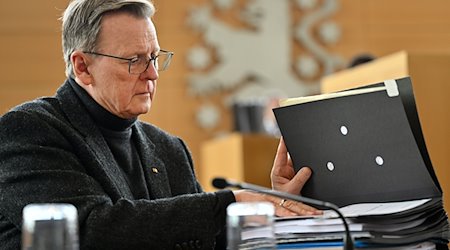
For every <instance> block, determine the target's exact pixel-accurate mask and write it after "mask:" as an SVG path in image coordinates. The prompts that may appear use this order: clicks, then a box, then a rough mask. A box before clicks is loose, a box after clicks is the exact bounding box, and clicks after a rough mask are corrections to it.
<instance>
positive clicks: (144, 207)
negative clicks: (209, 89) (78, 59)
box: [0, 82, 234, 249]
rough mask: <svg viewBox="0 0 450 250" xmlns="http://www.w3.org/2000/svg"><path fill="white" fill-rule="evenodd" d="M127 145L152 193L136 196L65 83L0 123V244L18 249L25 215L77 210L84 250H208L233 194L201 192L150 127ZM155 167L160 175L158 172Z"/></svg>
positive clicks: (170, 145)
mask: <svg viewBox="0 0 450 250" xmlns="http://www.w3.org/2000/svg"><path fill="white" fill-rule="evenodd" d="M132 129H133V135H134V138H133V139H134V140H136V141H137V142H138V143H137V150H138V152H139V155H140V157H141V162H142V165H143V166H144V175H145V176H144V178H145V180H146V182H147V185H148V187H149V189H150V190H149V192H150V195H151V197H152V199H150V200H133V199H132V197H133V196H132V193H131V191H130V189H129V186H128V184H127V181H126V179H125V178H124V176H123V175H122V172H121V169H120V167H119V166H118V165H117V164H116V162H115V160H114V157H113V155H112V153H111V151H110V149H109V148H108V146H107V143H106V141H105V139H104V138H103V136H102V133H101V132H100V130H99V128H98V127H97V126H96V124H95V123H94V121H93V120H92V118H91V117H90V116H89V114H88V112H87V110H86V109H85V108H84V106H83V105H82V103H81V102H80V100H79V99H78V97H77V95H76V94H75V92H74V90H73V89H72V87H71V86H70V85H69V83H68V82H66V83H64V84H63V85H62V86H61V88H60V89H58V91H57V94H56V95H55V96H54V97H47V98H41V99H37V100H34V101H32V102H28V103H25V104H23V105H20V106H18V107H16V108H14V109H13V110H11V111H10V112H8V113H6V114H5V115H3V116H2V117H1V118H0V248H1V249H19V248H20V238H21V219H22V214H21V213H22V209H23V207H24V206H25V205H27V204H29V203H53V202H55V203H57V202H65V203H71V204H73V205H75V206H76V207H77V209H78V216H79V227H80V245H81V249H173V248H178V247H181V248H183V249H189V248H192V249H195V248H201V249H211V248H213V247H214V239H215V236H216V234H217V233H218V232H219V231H220V230H221V229H222V228H223V227H224V222H225V215H226V214H225V208H226V206H227V205H228V204H229V203H231V202H233V201H234V196H233V194H232V193H231V192H230V191H225V192H216V193H203V192H202V189H201V187H200V185H199V184H198V182H197V180H196V178H195V175H194V171H193V167H192V159H191V156H190V153H189V151H188V150H187V148H186V146H185V144H184V143H183V141H182V140H181V139H179V138H177V137H174V136H172V135H169V134H168V133H166V132H164V131H162V130H160V129H158V128H157V127H155V126H152V125H150V124H147V123H143V122H140V121H137V122H136V123H135V125H133V128H132ZM155 169H157V171H156V170H155Z"/></svg>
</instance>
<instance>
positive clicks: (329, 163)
mask: <svg viewBox="0 0 450 250" xmlns="http://www.w3.org/2000/svg"><path fill="white" fill-rule="evenodd" d="M327 168H328V170H330V171H333V170H334V164H333V163H332V162H331V161H329V162H327Z"/></svg>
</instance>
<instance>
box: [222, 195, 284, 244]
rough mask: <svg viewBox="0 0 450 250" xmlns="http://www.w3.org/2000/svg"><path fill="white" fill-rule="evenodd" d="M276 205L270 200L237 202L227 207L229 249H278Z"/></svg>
mask: <svg viewBox="0 0 450 250" xmlns="http://www.w3.org/2000/svg"><path fill="white" fill-rule="evenodd" d="M274 214H275V207H274V206H273V204H272V203H269V202H236V203H232V204H230V205H229V206H228V208H227V249H229V250H236V249H271V250H272V249H276V238H275V234H274V222H273V221H274Z"/></svg>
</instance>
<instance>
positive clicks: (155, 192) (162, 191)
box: [133, 122, 172, 198]
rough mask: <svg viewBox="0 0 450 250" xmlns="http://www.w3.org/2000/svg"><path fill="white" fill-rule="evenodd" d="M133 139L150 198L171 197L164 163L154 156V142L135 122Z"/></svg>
mask: <svg viewBox="0 0 450 250" xmlns="http://www.w3.org/2000/svg"><path fill="white" fill-rule="evenodd" d="M133 135H134V139H135V140H136V142H137V145H136V148H137V150H138V152H139V156H140V158H141V162H142V168H143V171H144V175H145V179H146V181H147V186H148V187H149V189H150V190H149V191H150V196H151V198H166V197H171V196H172V193H171V191H170V186H169V179H168V177H167V171H166V167H165V165H164V163H163V162H162V161H161V160H160V159H159V158H157V157H156V154H155V144H154V143H153V142H152V141H151V140H150V138H148V136H147V135H146V134H145V133H144V131H143V130H142V128H141V127H140V123H139V122H136V125H135V126H134V127H133Z"/></svg>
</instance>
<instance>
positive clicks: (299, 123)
mask: <svg viewBox="0 0 450 250" xmlns="http://www.w3.org/2000/svg"><path fill="white" fill-rule="evenodd" d="M364 89H365V90H366V91H367V92H364V91H362V92H364V93H361V91H360V90H364ZM369 90H370V91H369ZM332 95H333V94H332ZM318 97H319V98H317V100H315V101H308V102H303V103H299V104H288V105H286V106H282V107H279V108H275V109H274V110H273V111H274V114H275V117H276V120H277V123H278V126H279V128H280V131H281V134H282V136H283V138H284V140H285V143H286V147H287V149H288V151H289V154H290V155H291V158H292V160H293V163H294V166H295V168H296V170H297V171H298V169H300V168H301V167H303V166H308V167H310V168H311V169H312V171H313V175H312V176H311V178H310V180H309V181H308V182H307V184H306V185H305V187H304V188H303V190H302V195H303V196H306V197H311V198H314V199H319V200H324V201H328V202H332V203H334V204H337V205H338V206H340V207H341V206H345V205H349V204H355V203H365V202H393V201H405V200H417V199H423V198H436V197H441V196H442V191H441V188H440V186H439V183H438V180H437V178H436V175H435V173H434V170H433V166H432V163H431V160H430V157H429V155H428V151H427V148H426V145H425V141H424V138H423V135H422V130H421V127H420V122H419V117H418V114H417V110H416V105H415V101H414V94H413V89H412V84H411V79H410V78H409V77H405V78H401V79H395V80H389V81H385V82H380V83H376V84H372V85H369V86H365V87H364V88H360V89H353V90H350V91H344V92H341V93H339V94H337V96H336V94H335V96H333V97H331V98H330V96H326V95H320V96H318ZM290 101H293V102H294V103H295V99H291V100H290Z"/></svg>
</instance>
